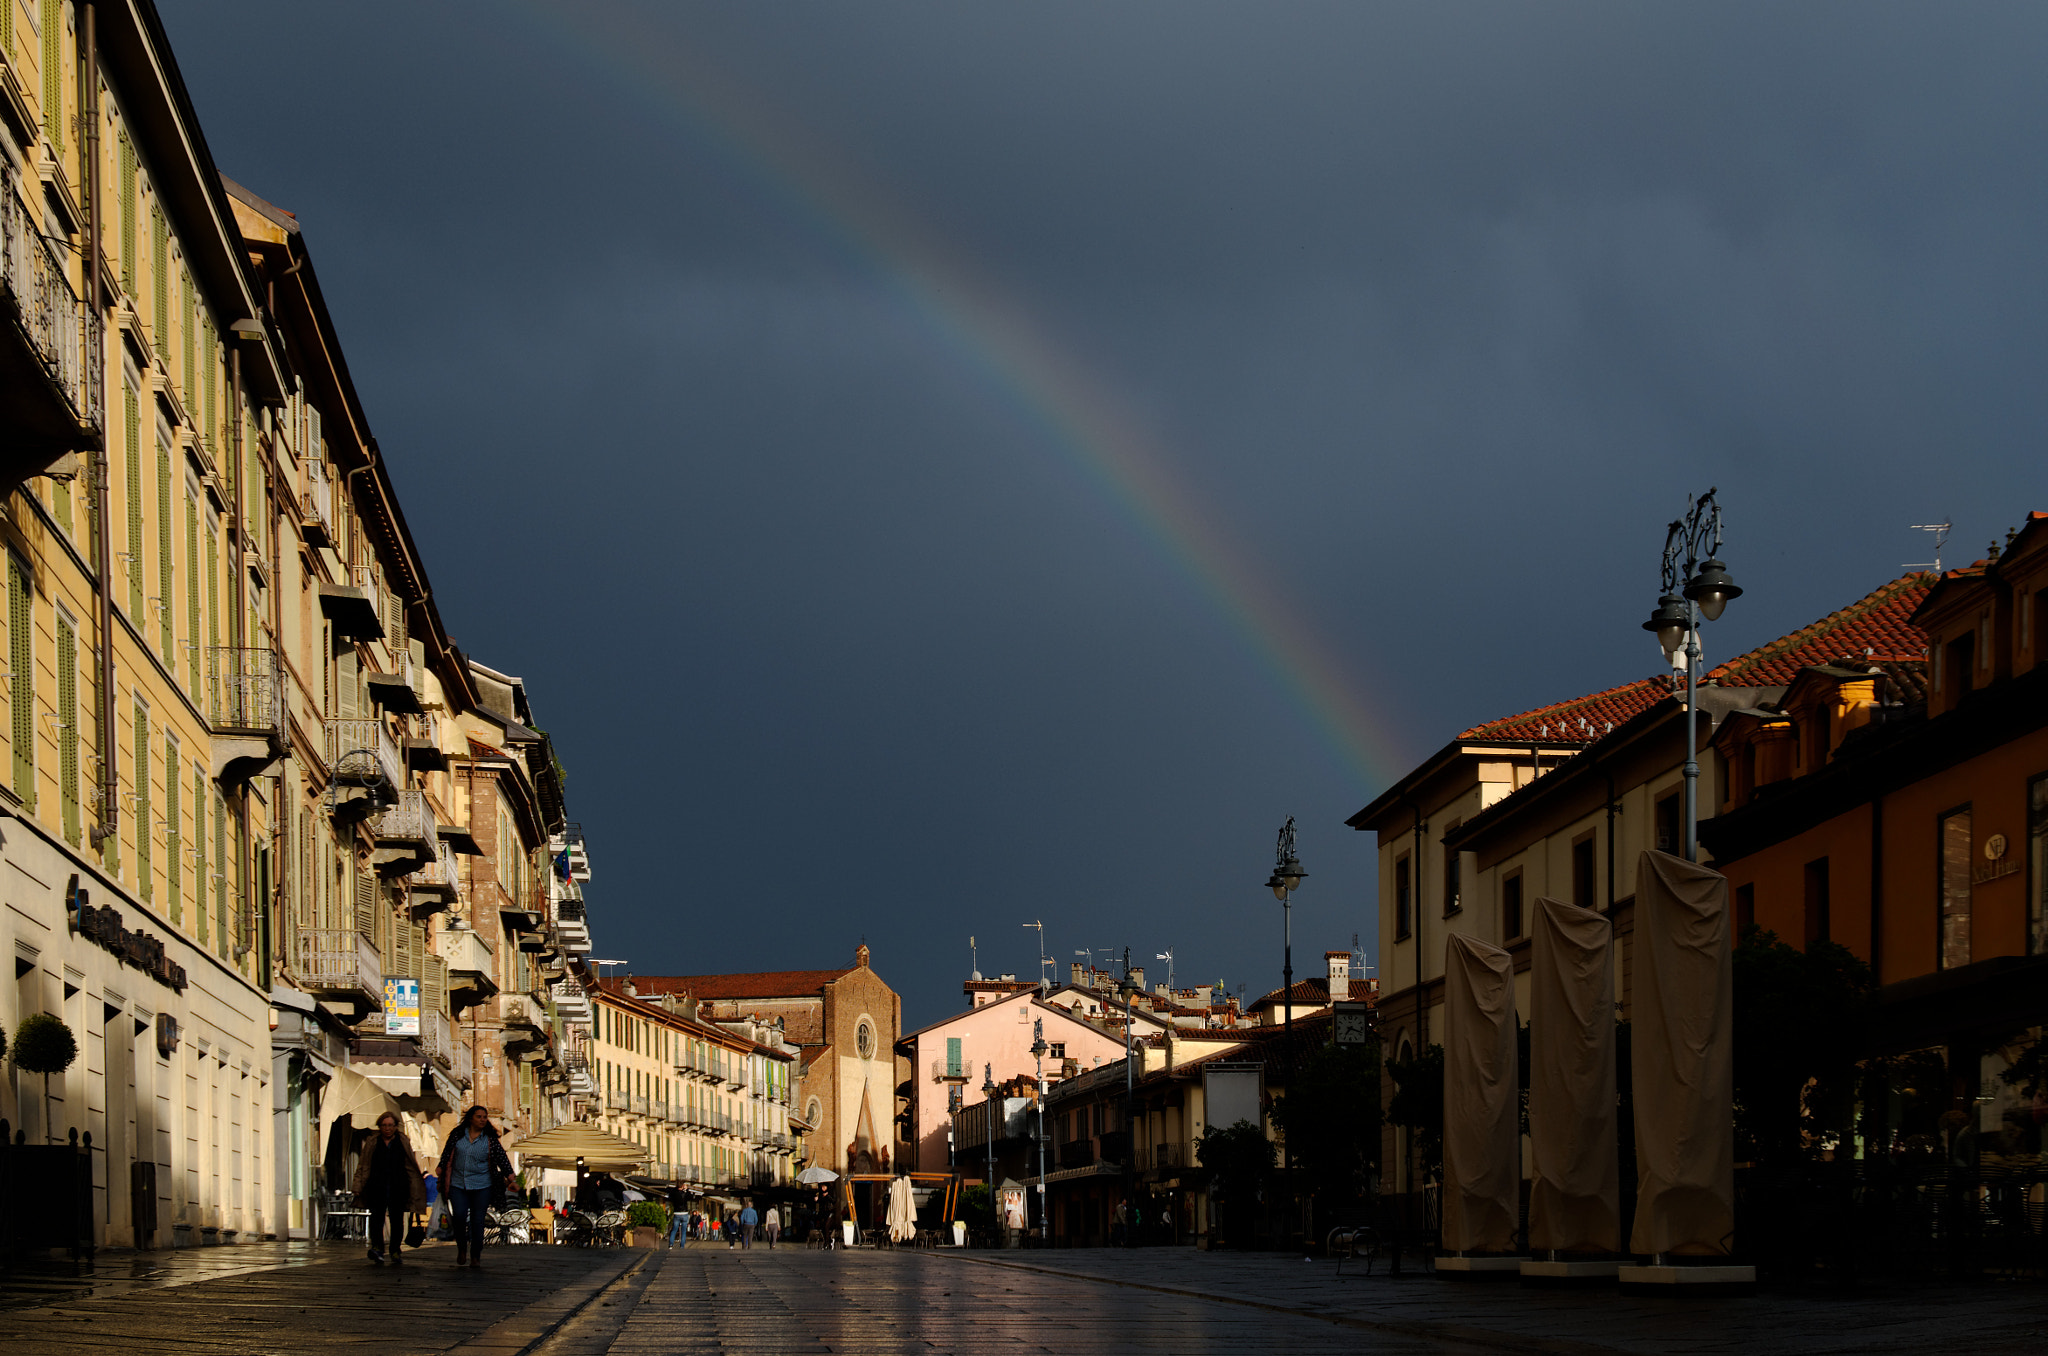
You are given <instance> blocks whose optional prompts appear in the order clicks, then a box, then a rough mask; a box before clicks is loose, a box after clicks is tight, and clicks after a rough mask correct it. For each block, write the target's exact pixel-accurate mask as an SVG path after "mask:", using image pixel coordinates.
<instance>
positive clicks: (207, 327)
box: [199, 318, 220, 452]
mask: <svg viewBox="0 0 2048 1356" xmlns="http://www.w3.org/2000/svg"><path fill="white" fill-rule="evenodd" d="M219 345H220V340H219V339H218V338H217V337H216V336H215V334H214V332H213V321H212V319H211V318H202V319H201V320H200V322H199V366H200V367H201V369H203V374H202V377H201V385H200V391H201V394H202V395H203V396H204V397H205V399H204V400H203V401H202V402H201V404H200V406H199V439H200V441H201V442H202V443H204V444H205V446H206V450H207V451H208V452H212V451H213V426H214V408H215V405H216V399H215V397H216V396H217V395H218V393H219V390H220V385H219V382H218V381H217V380H216V378H215V376H214V374H215V373H216V372H218V371H219V370H220V357H219V353H218V349H219Z"/></svg>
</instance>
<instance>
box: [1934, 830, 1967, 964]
mask: <svg viewBox="0 0 2048 1356" xmlns="http://www.w3.org/2000/svg"><path fill="white" fill-rule="evenodd" d="M1939 851H1940V853H1941V860H1940V863H1939V867H1940V872H1941V900H1940V905H1941V933H1940V943H1939V954H1938V955H1937V956H1936V957H1935V963H1936V965H1937V966H1939V968H1941V969H1943V970H1950V969H1954V968H1955V967H1956V966H1958V965H1968V964H1969V963H1970V809H1969V807H1968V806H1964V807H1963V808H1962V809H1960V810H1951V811H1949V812H1948V813H1947V814H1945V815H1943V816H1942V817H1941V835H1940V847H1939Z"/></svg>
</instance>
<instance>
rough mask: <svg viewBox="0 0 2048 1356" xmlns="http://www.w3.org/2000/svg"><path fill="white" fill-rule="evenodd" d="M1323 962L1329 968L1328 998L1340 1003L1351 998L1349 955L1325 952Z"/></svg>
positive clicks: (1346, 952)
mask: <svg viewBox="0 0 2048 1356" xmlns="http://www.w3.org/2000/svg"><path fill="white" fill-rule="evenodd" d="M1323 960H1324V962H1325V963H1327V964H1328V965H1329V967H1330V998H1331V999H1332V1000H1333V1001H1341V1000H1343V999H1346V998H1349V997H1351V953H1350V952H1349V951H1325V952H1324V953H1323Z"/></svg>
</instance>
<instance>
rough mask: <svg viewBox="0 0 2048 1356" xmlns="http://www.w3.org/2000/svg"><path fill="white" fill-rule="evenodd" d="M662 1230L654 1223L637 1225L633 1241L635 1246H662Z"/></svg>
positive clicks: (632, 1244) (632, 1245)
mask: <svg viewBox="0 0 2048 1356" xmlns="http://www.w3.org/2000/svg"><path fill="white" fill-rule="evenodd" d="M661 1238H662V1231H661V1230H659V1229H657V1228H655V1227H653V1226H652V1225H645V1224H643V1225H637V1226H635V1227H634V1229H633V1237H632V1242H631V1244H630V1245H629V1246H631V1247H635V1248H658V1247H660V1246H661Z"/></svg>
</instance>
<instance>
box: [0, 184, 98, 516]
mask: <svg viewBox="0 0 2048 1356" xmlns="http://www.w3.org/2000/svg"><path fill="white" fill-rule="evenodd" d="M17 183H18V180H17V178H16V175H15V173H14V170H13V168H12V166H10V165H6V164H4V163H0V293H4V294H5V297H6V303H5V305H4V306H0V310H4V311H5V312H6V314H5V316H4V317H0V328H4V330H5V333H0V427H5V428H6V429H7V438H6V444H5V447H4V449H0V471H4V474H5V478H6V479H7V480H9V481H13V480H18V479H20V478H22V477H25V476H31V475H37V474H40V473H41V472H43V471H45V470H47V469H49V468H51V467H52V466H53V465H54V464H55V463H56V462H58V461H59V460H60V459H61V458H63V457H64V455H65V454H66V453H69V452H74V451H78V450H80V449H84V448H91V447H97V446H98V445H99V442H100V438H101V436H102V430H103V429H104V428H105V427H106V391H105V388H104V385H103V383H104V381H105V375H106V357H105V354H106V342H105V339H104V335H103V331H102V329H101V323H100V317H99V315H98V314H97V313H96V312H94V310H93V309H92V307H91V306H90V305H88V304H87V303H86V302H85V301H83V300H81V299H80V298H79V296H78V294H77V293H76V292H73V291H72V290H71V281H70V278H69V277H68V276H67V274H66V271H65V267H66V260H65V258H64V256H63V255H62V254H60V253H59V252H58V251H57V249H56V248H55V246H53V245H52V244H51V242H50V241H48V240H46V239H44V238H43V233H42V228H41V226H40V225H38V224H37V222H36V220H35V217H34V215H33V214H32V213H31V212H30V211H29V210H28V209H27V208H25V207H24V206H23V205H22V201H21V198H20V197H19V195H18V190H17ZM41 187H42V186H41V185H40V184H36V185H34V189H35V193H34V195H33V196H36V197H40V196H41Z"/></svg>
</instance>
